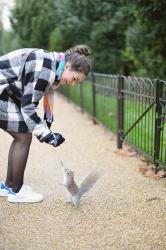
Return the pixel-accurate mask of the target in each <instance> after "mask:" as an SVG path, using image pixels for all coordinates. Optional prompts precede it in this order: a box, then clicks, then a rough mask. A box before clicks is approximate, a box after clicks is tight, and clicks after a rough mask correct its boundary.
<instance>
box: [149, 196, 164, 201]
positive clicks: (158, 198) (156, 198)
mask: <svg viewBox="0 0 166 250" xmlns="http://www.w3.org/2000/svg"><path fill="white" fill-rule="evenodd" d="M155 200H161V198H160V197H157V196H155V197H152V198H149V199H147V200H146V201H147V202H148V201H155Z"/></svg>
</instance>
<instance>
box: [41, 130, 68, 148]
mask: <svg viewBox="0 0 166 250" xmlns="http://www.w3.org/2000/svg"><path fill="white" fill-rule="evenodd" d="M40 141H41V142H46V143H48V144H50V145H52V146H54V147H58V146H59V145H60V144H62V143H63V142H64V141H65V138H63V136H62V135H61V134H58V133H52V132H51V133H50V134H48V135H47V136H46V137H44V138H42V140H40Z"/></svg>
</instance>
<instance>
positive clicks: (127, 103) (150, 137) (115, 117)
mask: <svg viewBox="0 0 166 250" xmlns="http://www.w3.org/2000/svg"><path fill="white" fill-rule="evenodd" d="M60 92H61V93H63V94H64V95H65V96H67V97H68V98H69V99H71V100H72V101H74V102H75V103H77V104H78V105H80V107H81V109H82V111H84V110H85V111H87V112H88V113H90V114H91V115H92V117H93V121H94V123H96V122H101V123H103V124H104V125H105V126H106V127H107V128H109V129H110V130H112V131H113V132H115V133H117V147H118V148H122V146H123V142H124V141H126V142H127V143H129V144H131V145H133V146H134V147H135V148H136V149H137V150H138V151H140V152H141V153H143V154H144V155H146V157H147V158H148V159H150V160H151V161H152V162H153V163H154V164H155V165H156V169H157V167H158V166H159V165H160V166H163V167H166V125H165V124H166V123H165V122H166V82H165V81H162V80H156V79H155V80H151V79H148V78H141V77H140V78H138V77H130V76H128V77H125V76H115V75H106V74H98V73H93V74H91V75H90V76H89V77H88V80H87V82H85V83H80V84H77V85H75V86H74V87H68V86H64V87H62V88H61V89H60Z"/></svg>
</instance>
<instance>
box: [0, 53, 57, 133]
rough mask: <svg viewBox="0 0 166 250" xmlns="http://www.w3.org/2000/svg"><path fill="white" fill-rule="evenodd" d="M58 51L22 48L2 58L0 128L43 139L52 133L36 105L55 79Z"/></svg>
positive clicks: (0, 69)
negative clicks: (31, 134)
mask: <svg viewBox="0 0 166 250" xmlns="http://www.w3.org/2000/svg"><path fill="white" fill-rule="evenodd" d="M56 54H57V53H56V52H48V51H45V50H43V49H19V50H15V51H13V52H10V53H8V54H6V55H4V56H1V57H0V92H2V93H0V128H2V129H4V130H7V131H14V132H21V133H33V134H34V135H35V136H37V137H40V138H42V137H45V136H46V135H48V134H49V133H50V130H49V129H48V127H47V125H46V123H45V122H44V121H43V119H41V118H40V116H39V115H38V113H37V106H38V103H39V100H40V99H41V98H42V97H43V96H44V95H45V94H46V93H47V92H48V91H49V89H51V86H52V85H53V83H55V81H56V68H57V61H56V59H55V58H56ZM6 86H7V88H6ZM3 87H5V89H4V90H3V91H2V89H3Z"/></svg>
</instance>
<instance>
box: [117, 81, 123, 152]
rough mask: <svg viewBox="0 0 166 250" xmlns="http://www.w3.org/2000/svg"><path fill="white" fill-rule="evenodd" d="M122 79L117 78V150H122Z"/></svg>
mask: <svg viewBox="0 0 166 250" xmlns="http://www.w3.org/2000/svg"><path fill="white" fill-rule="evenodd" d="M123 89H124V77H122V76H119V77H118V98H117V148H118V149H121V148H122V143H123V139H122V136H123V133H124V130H123V128H124V93H123V92H122V90H123Z"/></svg>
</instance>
